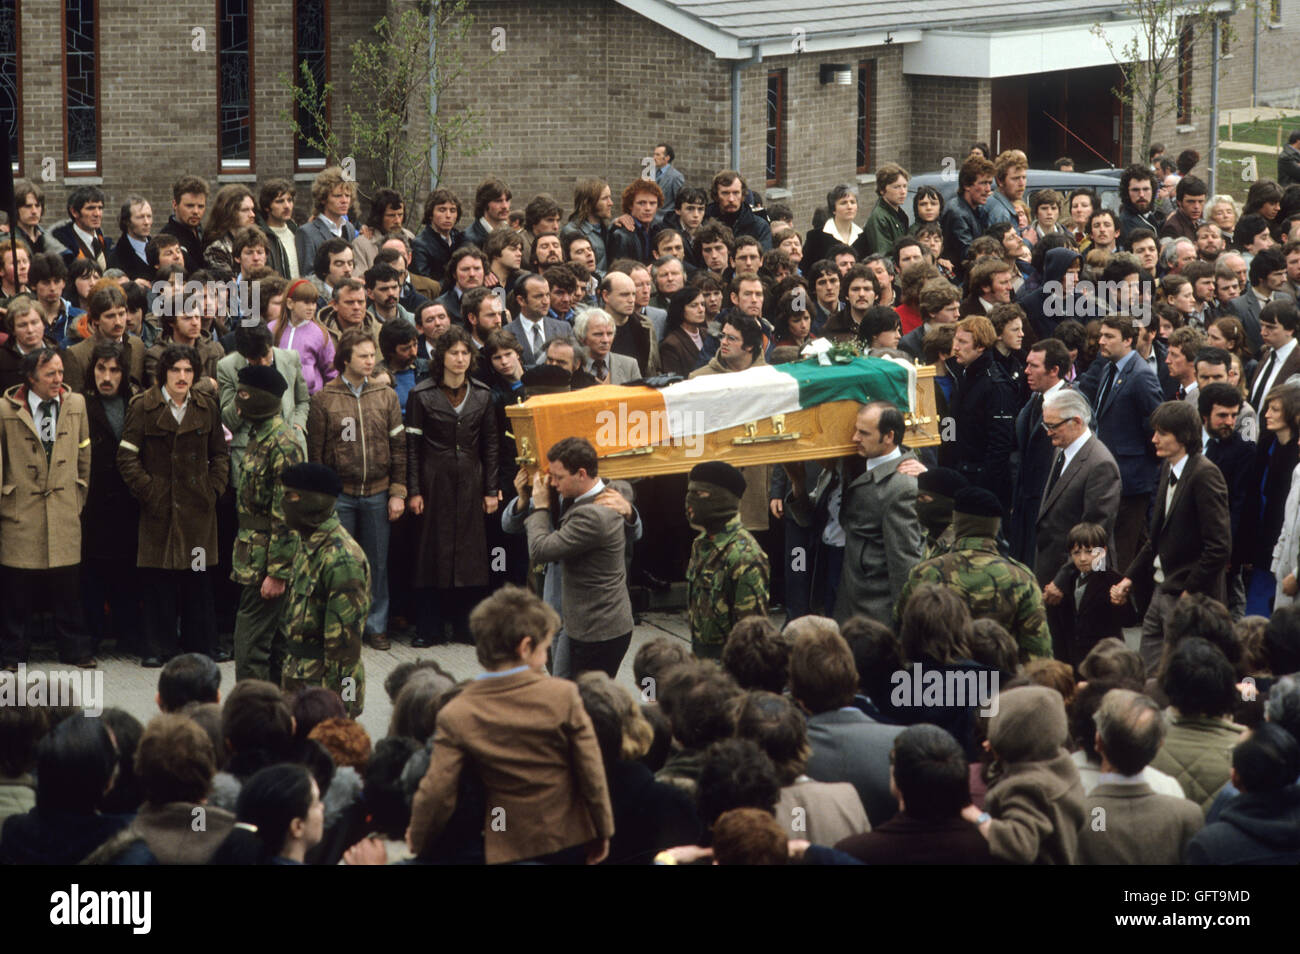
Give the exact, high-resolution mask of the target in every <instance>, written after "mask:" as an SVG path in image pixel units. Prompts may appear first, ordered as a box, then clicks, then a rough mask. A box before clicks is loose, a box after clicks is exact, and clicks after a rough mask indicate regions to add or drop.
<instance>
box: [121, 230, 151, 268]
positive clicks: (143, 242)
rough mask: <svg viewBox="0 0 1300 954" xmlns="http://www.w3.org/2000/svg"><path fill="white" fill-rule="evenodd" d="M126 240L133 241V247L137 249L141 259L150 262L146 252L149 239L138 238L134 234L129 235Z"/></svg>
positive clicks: (136, 252) (136, 251)
mask: <svg viewBox="0 0 1300 954" xmlns="http://www.w3.org/2000/svg"><path fill="white" fill-rule="evenodd" d="M126 240H127V241H128V242H130V243H131V247H132V248H133V249H135V254H136V255H137V256H138V257H139V259H140V261H142V262H144V263H145V264H148V263H149V257H148V256H147V255H146V254H145V248H146V247H147V246H148V245H149V242H148V240H147V239H138V238H136V237H135V236H134V235H128V236H127V237H126Z"/></svg>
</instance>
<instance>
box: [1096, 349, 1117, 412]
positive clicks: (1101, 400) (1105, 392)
mask: <svg viewBox="0 0 1300 954" xmlns="http://www.w3.org/2000/svg"><path fill="white" fill-rule="evenodd" d="M1115 368H1116V365H1115V363H1114V362H1111V364H1110V366H1109V367H1108V368H1106V379H1105V380H1104V381H1102V383H1101V390H1100V391H1098V392H1097V413H1098V414H1100V413H1101V411H1102V408H1104V407H1105V406H1106V398H1108V397H1110V389H1111V388H1112V387H1113V386H1114V384H1115Z"/></svg>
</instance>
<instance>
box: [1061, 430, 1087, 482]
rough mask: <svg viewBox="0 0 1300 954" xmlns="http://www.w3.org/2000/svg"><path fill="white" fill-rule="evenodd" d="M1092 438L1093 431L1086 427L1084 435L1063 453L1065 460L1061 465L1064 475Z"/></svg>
mask: <svg viewBox="0 0 1300 954" xmlns="http://www.w3.org/2000/svg"><path fill="white" fill-rule="evenodd" d="M1090 437H1092V431H1090V430H1089V429H1088V428H1086V427H1085V428H1084V429H1083V433H1082V434H1080V435H1079V436H1078V437H1076V438H1075V439H1074V440H1072V441H1071V442H1070V443H1069V444H1068V445H1067V446H1066V448H1065V450H1063V451H1061V456H1062V457H1064V458H1065V461H1064V463H1062V464H1061V473H1062V474H1064V473H1065V469H1066V468H1067V467H1069V466H1070V461H1072V460H1074V455H1075V454H1077V453H1079V451H1080V450H1082V449H1083V445H1084V444H1086V443H1088V438H1090Z"/></svg>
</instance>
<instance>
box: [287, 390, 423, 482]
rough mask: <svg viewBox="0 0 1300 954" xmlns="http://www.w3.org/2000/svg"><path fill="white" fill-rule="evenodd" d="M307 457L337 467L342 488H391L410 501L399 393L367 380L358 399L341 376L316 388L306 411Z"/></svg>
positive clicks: (404, 429) (312, 460)
mask: <svg viewBox="0 0 1300 954" xmlns="http://www.w3.org/2000/svg"><path fill="white" fill-rule="evenodd" d="M307 459H308V460H310V461H311V462H312V463H317V464H325V465H327V466H329V467H332V468H334V470H335V471H336V472H337V473H338V475H339V479H340V480H342V481H343V492H344V493H345V494H348V495H350V496H354V497H369V496H370V495H372V494H377V493H381V492H383V491H385V490H386V491H388V495H389V496H390V497H399V498H401V499H403V500H405V499H406V428H405V426H404V425H403V423H402V408H401V405H399V404H398V401H397V392H396V391H394V390H393V389H392V388H390V387H387V386H385V385H383V384H380V383H378V382H376V381H375V379H374V378H373V377H371V378H369V379H368V380H367V381H366V384H365V387H364V388H362V390H361V397H360V398H358V397H357V396H356V395H355V394H353V393H352V390H351V389H350V388H349V387H348V385H347V382H346V381H344V380H343V376H342V375H339V376H338V377H337V378H335V379H334V380H333V381H330V382H329V383H328V384H326V385H325V387H323V388H321V389H320V390H319V391H317V392H316V393H315V394H314V395H313V396H312V399H311V410H310V411H309V412H308V414H307Z"/></svg>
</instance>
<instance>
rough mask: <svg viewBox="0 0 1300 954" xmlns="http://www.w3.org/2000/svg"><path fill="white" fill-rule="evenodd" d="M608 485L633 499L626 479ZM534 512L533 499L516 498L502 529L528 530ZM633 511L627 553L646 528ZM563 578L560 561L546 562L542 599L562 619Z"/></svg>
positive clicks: (505, 510) (505, 509)
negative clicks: (529, 517)
mask: <svg viewBox="0 0 1300 954" xmlns="http://www.w3.org/2000/svg"><path fill="white" fill-rule="evenodd" d="M608 486H610V487H613V488H614V489H615V490H618V491H619V493H621V494H623V496H624V497H627V498H628V500H629V502H630V501H631V499H632V498H631V493H632V488H631V486H630V485H628V484H627V483H626V482H625V481H618V480H615V481H610V482H609V483H608ZM624 487H626V490H624V489H623V488H624ZM534 512H535V511H534V510H533V504H532V501H531V500H530V501H529V502H528V505H527V506H520V504H519V498H518V497H516V498H514V499H513V500H511V501H510V502H509V503H508V504H506V505H505V506H504V507H502V508H501V529H502V530H504V531H505V532H506V533H516V534H519V533H524V532H526V531H525V521H526V520H527V519H528V515H529V514H531V513H534ZM632 512H633V513H634V514H635V515H636V521H635V522H634V523H632V524H631V525H627V521H624V534H625V535H626V538H627V544H626V552H627V553H631V552H632V544H634V543H636V542H637V541H638V540H640V539H641V534H642V531H643V529H644V528H643V526H642V524H641V514H640V512H639V511H638V510H637V509H636V507H633V508H632ZM554 522H555V521H554V519H552V521H551V523H552V526H553V525H554ZM563 579H564V573H563V569H562V567H561V566H560V564H559V563H548V564H546V576H545V577H544V578H543V580H542V599H544V600H545V601H546V602H547V603H548V604H549V605H550V607H551V609H553V610H555V612H557V613H559V614H560V618H561V619H563V618H564V597H563V593H562V583H561V581H562V580H563ZM562 632H564V626H563V625H561V626H560V630H559V633H556V634H555V635H556V637H557V638H558V636H559V634H560V633H562Z"/></svg>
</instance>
